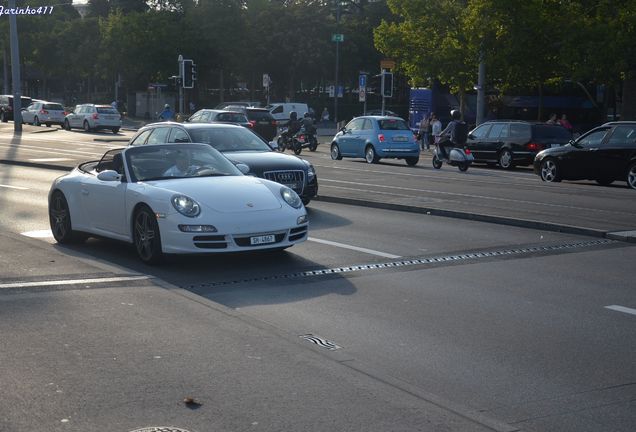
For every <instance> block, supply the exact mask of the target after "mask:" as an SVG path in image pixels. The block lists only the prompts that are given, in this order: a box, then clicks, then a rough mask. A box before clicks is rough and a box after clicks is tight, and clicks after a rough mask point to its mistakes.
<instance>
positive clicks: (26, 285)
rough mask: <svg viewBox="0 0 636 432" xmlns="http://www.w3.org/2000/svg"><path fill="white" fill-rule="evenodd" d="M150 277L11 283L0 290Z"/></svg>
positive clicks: (1, 285)
mask: <svg viewBox="0 0 636 432" xmlns="http://www.w3.org/2000/svg"><path fill="white" fill-rule="evenodd" d="M148 279H150V276H119V277H108V278H93V279H65V280H47V281H38V282H13V283H4V284H0V289H2V288H32V287H43V286H57V285H80V284H81V285H85V284H95V283H113V282H131V281H137V280H148Z"/></svg>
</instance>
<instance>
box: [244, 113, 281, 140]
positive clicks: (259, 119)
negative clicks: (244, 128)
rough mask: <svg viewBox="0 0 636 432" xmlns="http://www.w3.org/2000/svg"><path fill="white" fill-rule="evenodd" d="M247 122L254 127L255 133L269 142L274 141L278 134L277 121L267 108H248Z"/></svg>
mask: <svg viewBox="0 0 636 432" xmlns="http://www.w3.org/2000/svg"><path fill="white" fill-rule="evenodd" d="M245 113H246V114H247V120H248V121H249V122H250V124H251V125H252V129H253V130H254V132H256V133H257V134H259V135H260V136H262V137H263V138H265V139H266V140H267V141H272V140H273V139H274V137H276V135H277V133H278V126H277V124H278V123H277V122H276V119H275V118H274V117H273V116H272V114H271V113H270V112H269V111H268V110H267V109H265V108H246V109H245Z"/></svg>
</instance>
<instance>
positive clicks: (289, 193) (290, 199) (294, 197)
mask: <svg viewBox="0 0 636 432" xmlns="http://www.w3.org/2000/svg"><path fill="white" fill-rule="evenodd" d="M280 195H281V196H282V197H283V199H284V200H285V202H286V203H287V204H289V205H290V206H292V207H293V208H297V209H298V208H301V207H302V205H303V202H302V200H301V199H300V197H299V196H298V194H297V193H296V192H294V191H293V190H291V189H290V188H288V187H282V188H280Z"/></svg>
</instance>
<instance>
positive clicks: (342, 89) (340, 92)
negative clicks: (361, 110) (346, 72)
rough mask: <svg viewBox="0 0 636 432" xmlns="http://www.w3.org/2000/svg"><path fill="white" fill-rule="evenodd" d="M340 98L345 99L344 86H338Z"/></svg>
mask: <svg viewBox="0 0 636 432" xmlns="http://www.w3.org/2000/svg"><path fill="white" fill-rule="evenodd" d="M338 97H339V98H341V97H344V86H341V85H339V86H338Z"/></svg>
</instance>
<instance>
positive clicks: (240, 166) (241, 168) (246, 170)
mask: <svg viewBox="0 0 636 432" xmlns="http://www.w3.org/2000/svg"><path fill="white" fill-rule="evenodd" d="M236 167H237V168H238V169H239V171H240V172H242V173H243V174H245V175H247V173H249V172H250V167H249V166H247V165H245V164H244V163H237V164H236Z"/></svg>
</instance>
